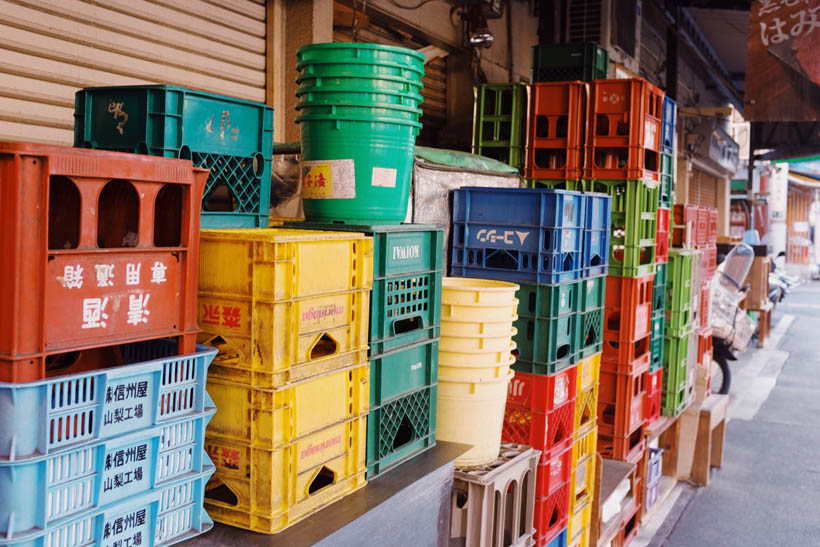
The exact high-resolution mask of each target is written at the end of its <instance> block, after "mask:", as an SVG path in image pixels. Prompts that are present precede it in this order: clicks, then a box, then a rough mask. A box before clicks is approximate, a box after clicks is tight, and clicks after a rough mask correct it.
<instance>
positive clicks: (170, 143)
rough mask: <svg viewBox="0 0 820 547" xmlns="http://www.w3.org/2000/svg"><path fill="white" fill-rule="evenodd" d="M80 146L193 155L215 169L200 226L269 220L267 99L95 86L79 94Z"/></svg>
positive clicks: (248, 224)
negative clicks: (252, 100) (257, 101)
mask: <svg viewBox="0 0 820 547" xmlns="http://www.w3.org/2000/svg"><path fill="white" fill-rule="evenodd" d="M74 146H77V147H80V148H99V149H103V150H115V151H119V152H134V153H137V154H149V155H152V156H162V157H166V158H183V159H190V160H192V161H193V163H194V166H195V167H202V168H205V169H209V170H210V172H211V173H210V176H209V177H208V183H207V185H206V187H205V193H204V196H203V199H202V213H203V214H202V228H248V227H265V226H267V225H268V212H269V208H270V189H271V161H272V156H273V109H272V108H271V107H269V106H267V105H264V104H261V103H255V102H251V101H244V100H241V99H235V98H233V97H225V96H222V95H216V94H213V93H205V92H202V91H193V90H190V89H185V88H181V87H175V86H169V85H139V86H120V87H90V88H86V89H82V90H80V91H78V92H77V94H76V96H75V102H74Z"/></svg>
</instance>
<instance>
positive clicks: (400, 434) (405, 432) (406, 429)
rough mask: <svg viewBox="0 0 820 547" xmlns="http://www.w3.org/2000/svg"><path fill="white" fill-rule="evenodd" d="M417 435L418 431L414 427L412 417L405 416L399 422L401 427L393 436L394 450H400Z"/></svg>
mask: <svg viewBox="0 0 820 547" xmlns="http://www.w3.org/2000/svg"><path fill="white" fill-rule="evenodd" d="M415 437H416V431H415V428H414V427H413V424H412V422H410V418H409V417H407V416H405V417H404V418H402V420H401V424H399V429H398V430H397V431H396V436H395V437H394V438H393V450H398V449H399V448H401V447H402V446H404V445H406V444H407V443H409V442H411V441H412V440H413V439H414V438H415Z"/></svg>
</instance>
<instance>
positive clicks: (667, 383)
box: [661, 247, 700, 416]
mask: <svg viewBox="0 0 820 547" xmlns="http://www.w3.org/2000/svg"><path fill="white" fill-rule="evenodd" d="M696 255H697V253H696V252H695V251H694V250H691V249H679V248H676V247H673V248H671V249H670V250H669V263H668V267H667V279H666V328H665V331H664V341H663V344H664V348H663V369H664V373H663V394H662V397H661V413H662V414H663V415H664V416H678V415H679V414H680V413H681V412H683V410H684V409H685V408H686V404H687V393H688V390H687V383H688V379H689V377H688V371H687V366H688V364H689V347H690V341H691V338H692V337H693V336H694V337H696V336H697V331H696V330H695V328H694V325H695V314H696V312H695V311H694V310H693V309H692V308H693V295H694V294H695V293H696V292H697V291H694V290H693V287H692V277H693V273H694V271H695V266H696V265H699V264H700V259H699V256H696ZM698 277H699V272H698Z"/></svg>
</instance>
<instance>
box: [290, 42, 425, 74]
mask: <svg viewBox="0 0 820 547" xmlns="http://www.w3.org/2000/svg"><path fill="white" fill-rule="evenodd" d="M296 59H297V63H296V66H297V68H299V67H300V66H302V65H305V64H311V63H341V64H346V63H350V62H370V63H396V64H398V65H402V66H406V67H408V68H414V69H416V70H417V71H419V72H420V73H423V72H424V55H423V54H422V53H419V52H418V51H413V50H412V49H407V48H404V47H399V46H385V45H381V44H360V43H344V42H326V43H324V44H310V45H307V46H302V47H300V48H299V50H298V51H297V52H296Z"/></svg>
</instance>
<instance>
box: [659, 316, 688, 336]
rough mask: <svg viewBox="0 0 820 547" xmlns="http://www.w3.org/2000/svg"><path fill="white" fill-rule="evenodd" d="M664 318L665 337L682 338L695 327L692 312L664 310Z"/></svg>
mask: <svg viewBox="0 0 820 547" xmlns="http://www.w3.org/2000/svg"><path fill="white" fill-rule="evenodd" d="M664 315H665V317H666V325H665V327H664V328H665V329H666V335H667V336H684V335H685V334H686V333H688V332H689V331H690V330H692V329H693V328H695V327H694V325H695V318H694V317H693V316H692V310H682V311H670V310H665V311H664Z"/></svg>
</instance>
